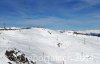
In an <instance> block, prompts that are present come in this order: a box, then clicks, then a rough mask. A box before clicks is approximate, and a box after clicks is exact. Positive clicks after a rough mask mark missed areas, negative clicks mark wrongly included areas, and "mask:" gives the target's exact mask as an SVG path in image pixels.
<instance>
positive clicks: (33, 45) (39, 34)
mask: <svg viewBox="0 0 100 64" xmlns="http://www.w3.org/2000/svg"><path fill="white" fill-rule="evenodd" d="M58 44H59V46H60V47H59V46H58ZM9 48H16V49H18V50H20V51H21V52H23V53H24V54H25V55H26V56H27V57H28V58H29V59H31V60H33V61H35V62H36V64H100V38H99V37H96V36H86V35H76V34H73V32H69V31H66V32H64V33H60V32H59V31H54V30H50V29H44V28H32V29H22V30H4V31H2V30H1V31H0V64H8V62H10V60H9V59H7V58H6V56H5V51H6V50H7V49H9ZM41 58H43V60H42V59H41ZM11 62H12V61H11ZM12 63H13V64H15V63H14V62H12Z"/></svg>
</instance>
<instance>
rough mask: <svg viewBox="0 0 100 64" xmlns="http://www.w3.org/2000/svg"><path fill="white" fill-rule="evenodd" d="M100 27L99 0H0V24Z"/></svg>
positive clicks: (74, 28) (76, 27) (70, 27)
mask: <svg viewBox="0 0 100 64" xmlns="http://www.w3.org/2000/svg"><path fill="white" fill-rule="evenodd" d="M3 23H6V26H8V27H11V26H16V27H25V26H42V27H46V28H50V29H71V30H87V29H100V0H0V26H1V27H2V25H3Z"/></svg>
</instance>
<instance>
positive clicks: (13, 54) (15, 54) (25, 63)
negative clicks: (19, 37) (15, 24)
mask: <svg viewBox="0 0 100 64" xmlns="http://www.w3.org/2000/svg"><path fill="white" fill-rule="evenodd" d="M5 55H6V57H7V58H8V59H9V60H10V61H13V62H15V63H16V64H36V62H33V61H31V60H29V59H28V58H27V57H26V56H25V54H24V53H22V52H20V51H19V50H17V49H15V48H14V49H10V50H6V52H5ZM8 63H9V64H12V63H11V62H8Z"/></svg>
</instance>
